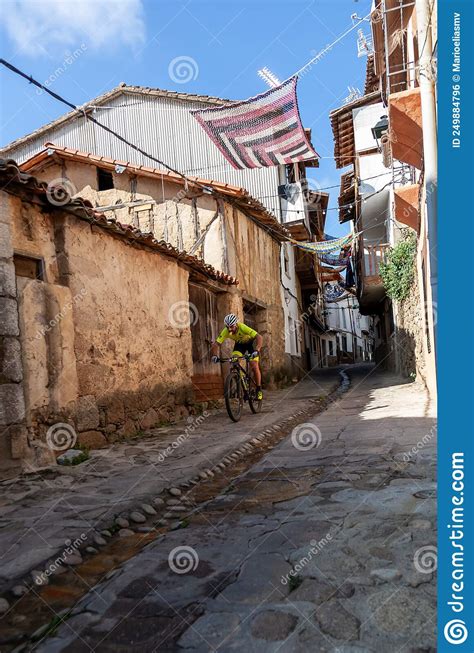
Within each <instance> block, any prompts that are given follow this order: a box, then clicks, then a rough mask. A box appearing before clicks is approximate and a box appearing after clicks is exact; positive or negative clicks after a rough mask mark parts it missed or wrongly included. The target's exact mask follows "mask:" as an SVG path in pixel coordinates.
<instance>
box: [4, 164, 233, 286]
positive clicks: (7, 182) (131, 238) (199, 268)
mask: <svg viewBox="0 0 474 653" xmlns="http://www.w3.org/2000/svg"><path fill="white" fill-rule="evenodd" d="M15 185H17V186H20V187H21V189H22V190H23V191H26V192H28V193H30V194H31V195H39V196H40V197H41V198H42V199H43V200H44V205H45V207H47V208H48V209H49V210H50V211H51V212H56V211H66V212H67V213H69V214H71V215H74V216H75V217H76V218H78V219H81V220H87V221H88V222H90V223H92V224H94V225H96V226H97V227H99V228H100V229H102V230H104V231H106V232H111V233H113V234H114V235H115V236H118V237H120V238H123V239H124V240H127V241H128V242H130V243H136V244H139V245H142V246H145V247H147V248H149V249H150V250H152V251H154V252H156V253H159V254H162V255H164V256H168V257H170V258H173V259H176V260H178V261H179V262H180V263H183V264H184V265H186V266H187V267H189V268H190V269H191V270H193V271H195V272H198V273H199V274H201V275H204V276H206V277H208V278H210V279H214V280H215V281H219V282H221V283H224V284H226V285H237V284H238V283H239V282H238V280H237V279H236V278H235V277H232V276H230V275H229V274H225V273H224V272H220V271H219V270H216V269H215V268H214V267H212V265H208V264H207V263H204V262H203V261H201V260H200V259H198V258H196V257H195V256H192V255H191V254H187V253H186V252H181V251H179V250H178V249H176V247H173V246H172V245H170V244H169V243H167V242H165V241H164V240H156V239H155V238H154V236H153V234H151V233H143V232H141V231H140V230H139V229H136V228H135V227H132V226H131V225H124V224H121V223H120V222H117V220H113V219H110V218H106V217H105V215H104V214H103V213H98V212H97V211H95V210H94V208H93V207H92V205H91V203H90V202H88V201H87V200H85V199H83V198H82V197H76V198H74V199H71V200H70V201H69V202H67V203H65V204H63V205H61V206H56V205H54V204H51V203H49V202H48V201H47V199H46V197H47V188H48V185H47V184H46V183H45V182H40V181H38V180H37V179H36V177H33V176H32V175H29V174H27V173H25V172H22V171H21V170H20V169H19V167H18V165H17V164H16V162H15V161H13V160H11V159H8V160H5V159H0V190H3V191H5V192H10V193H11V192H12V190H13V188H14V187H15ZM7 189H8V190H7Z"/></svg>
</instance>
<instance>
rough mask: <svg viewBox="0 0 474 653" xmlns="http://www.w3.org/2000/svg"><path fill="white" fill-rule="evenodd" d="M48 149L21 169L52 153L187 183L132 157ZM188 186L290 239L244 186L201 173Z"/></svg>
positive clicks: (48, 146) (35, 165)
mask: <svg viewBox="0 0 474 653" xmlns="http://www.w3.org/2000/svg"><path fill="white" fill-rule="evenodd" d="M44 147H45V149H44V150H42V151H41V152H38V154H35V155H34V156H33V157H31V159H28V160H27V161H25V162H24V163H22V164H21V166H20V169H21V170H22V171H24V172H28V171H34V170H35V169H37V168H38V166H39V165H41V164H42V163H44V162H45V161H47V160H48V159H50V158H51V157H52V156H58V157H60V158H62V159H70V160H73V161H79V162H83V163H87V164H93V165H95V166H100V167H102V168H107V169H110V170H114V169H115V168H116V166H121V167H123V168H125V169H127V170H128V171H129V172H132V173H133V174H136V175H142V176H145V177H152V178H154V179H157V180H159V181H160V182H161V179H162V178H163V179H164V180H166V181H171V182H173V183H176V184H181V185H182V186H184V185H185V183H186V182H185V179H184V178H183V177H181V176H180V175H177V174H176V173H174V172H170V171H168V170H160V169H158V168H150V167H148V166H144V165H136V164H134V163H131V162H130V161H120V160H118V159H110V158H108V157H105V156H100V155H97V154H92V153H90V152H80V151H79V150H76V149H74V148H70V147H64V146H59V145H54V144H53V143H45V146H44ZM187 179H188V187H190V188H192V187H193V184H194V187H195V188H202V186H205V187H206V188H207V189H209V190H211V191H213V192H215V193H219V194H221V195H224V196H226V197H229V198H231V199H232V201H233V203H234V204H237V206H238V207H239V208H240V209H241V210H242V211H244V212H245V213H247V214H248V215H250V216H251V217H252V218H254V220H255V221H256V222H258V223H260V224H261V226H262V227H264V228H267V229H268V230H269V232H270V234H271V235H272V236H273V237H274V238H276V239H277V240H280V241H282V240H287V238H288V236H289V232H288V230H287V229H286V228H285V227H284V226H283V225H281V224H280V223H279V222H278V220H277V219H276V217H275V216H274V215H273V213H271V212H270V211H269V210H268V209H267V208H265V206H264V205H263V204H262V203H261V202H259V200H256V199H255V198H254V197H252V195H250V194H249V193H248V192H247V190H246V189H245V188H239V187H238V186H232V185H231V184H226V183H224V182H221V181H215V180H212V179H203V178H202V177H187Z"/></svg>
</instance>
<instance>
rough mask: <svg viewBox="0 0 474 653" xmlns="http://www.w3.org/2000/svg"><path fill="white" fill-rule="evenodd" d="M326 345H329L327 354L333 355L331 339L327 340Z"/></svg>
mask: <svg viewBox="0 0 474 653" xmlns="http://www.w3.org/2000/svg"><path fill="white" fill-rule="evenodd" d="M328 347H329V355H330V356H334V347H333V344H332V340H328Z"/></svg>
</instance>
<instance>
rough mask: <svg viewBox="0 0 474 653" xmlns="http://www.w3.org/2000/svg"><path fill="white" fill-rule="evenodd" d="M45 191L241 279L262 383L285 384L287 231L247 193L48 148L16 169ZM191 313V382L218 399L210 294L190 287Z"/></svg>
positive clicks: (239, 305)
mask: <svg viewBox="0 0 474 653" xmlns="http://www.w3.org/2000/svg"><path fill="white" fill-rule="evenodd" d="M21 168H22V170H24V171H27V172H32V173H34V174H35V175H36V176H37V177H38V178H39V179H41V180H42V181H45V182H47V183H48V184H50V188H51V189H54V188H55V185H56V187H57V188H61V189H64V191H65V192H66V193H67V192H70V193H77V194H79V195H80V196H81V197H83V198H85V199H87V200H89V201H90V202H91V203H92V205H93V206H94V207H96V209H97V210H100V211H101V212H102V211H103V212H104V214H105V215H106V216H108V217H115V218H116V219H117V220H118V221H119V222H121V223H122V224H130V225H132V226H134V227H136V228H138V229H140V230H141V231H142V232H150V233H153V235H154V236H155V238H157V239H159V240H164V241H166V242H169V243H170V244H171V245H173V246H174V247H176V248H177V249H178V250H180V251H182V250H186V251H187V252H190V253H193V254H195V255H196V256H197V257H198V258H200V259H202V260H204V261H205V262H206V263H208V264H210V265H212V266H213V267H215V268H216V269H218V270H222V271H223V272H225V273H226V274H229V275H231V276H233V277H236V278H238V279H239V286H238V292H237V293H236V295H235V300H234V304H233V310H234V311H235V312H236V313H237V314H238V315H239V316H241V317H242V318H243V319H244V321H245V322H246V323H248V324H250V325H252V326H254V327H255V328H256V329H257V330H258V331H259V332H260V333H261V334H262V336H263V337H264V349H263V352H262V367H263V372H264V376H265V380H266V382H267V383H268V382H274V381H275V380H276V381H278V380H280V379H281V378H283V377H285V376H288V377H290V374H291V372H290V371H289V370H290V369H291V367H290V364H289V360H288V356H287V354H286V353H285V324H284V316H283V311H282V305H281V276H280V245H281V243H282V242H283V241H285V240H286V239H287V235H288V232H287V231H286V229H285V228H284V227H283V226H282V225H281V224H280V223H279V222H278V221H277V220H276V218H275V217H274V216H273V215H272V214H271V213H270V212H269V211H268V210H267V209H266V208H265V207H264V206H263V205H262V204H261V203H260V202H258V201H257V200H255V199H253V198H252V197H251V196H250V195H249V194H248V193H247V191H246V190H245V189H242V188H237V187H235V186H232V185H230V184H222V183H220V182H216V181H209V180H205V179H200V178H197V177H196V178H192V181H190V182H185V180H184V179H183V178H182V177H180V176H178V175H176V174H174V173H170V172H167V171H162V170H157V169H153V168H149V167H146V166H137V165H134V164H131V163H128V162H124V161H115V160H113V159H109V158H107V157H103V156H96V155H93V154H87V153H83V152H78V151H77V150H73V149H71V148H67V147H59V146H54V145H52V144H50V143H48V144H46V146H45V149H44V150H43V151H41V152H40V153H39V154H37V155H35V156H34V157H32V158H31V159H29V160H28V161H26V162H25V163H24V164H23V165H22V166H21ZM189 295H190V302H191V304H192V307H193V309H192V310H193V311H194V312H195V313H196V314H198V315H201V316H202V315H206V320H198V321H197V322H196V324H195V325H193V329H195V330H196V331H198V332H199V333H197V334H196V338H195V339H194V345H193V347H194V350H193V357H194V360H195V373H194V376H193V382H194V384H195V386H197V387H198V388H200V389H201V390H202V391H203V393H204V394H205V395H206V397H207V398H209V397H213V398H215V397H216V396H221V395H222V383H221V380H220V378H219V379H218V380H217V379H216V378H215V375H216V370H215V367H214V366H213V365H212V363H211V362H210V361H209V357H208V355H207V353H208V351H209V346H210V344H211V342H212V340H213V339H214V338H215V337H216V335H217V332H218V329H220V328H221V323H222V315H221V316H220V315H219V311H218V308H217V302H216V298H215V293H213V292H212V291H211V290H206V289H203V288H202V287H197V286H195V285H193V284H192V285H190V289H189Z"/></svg>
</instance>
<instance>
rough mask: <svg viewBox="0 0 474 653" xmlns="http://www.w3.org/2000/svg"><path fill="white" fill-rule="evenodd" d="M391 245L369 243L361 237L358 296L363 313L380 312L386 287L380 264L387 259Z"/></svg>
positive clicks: (357, 265)
mask: <svg viewBox="0 0 474 653" xmlns="http://www.w3.org/2000/svg"><path fill="white" fill-rule="evenodd" d="M389 247H390V245H388V244H387V243H367V242H364V240H363V239H362V238H361V239H360V241H359V246H358V249H357V256H356V271H357V297H358V299H359V310H360V312H361V314H362V315H374V314H376V313H378V312H379V310H380V307H381V304H382V302H383V300H384V299H385V288H384V286H383V283H382V278H381V276H380V265H381V263H384V262H385V261H386V259H387V253H388V250H389Z"/></svg>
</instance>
